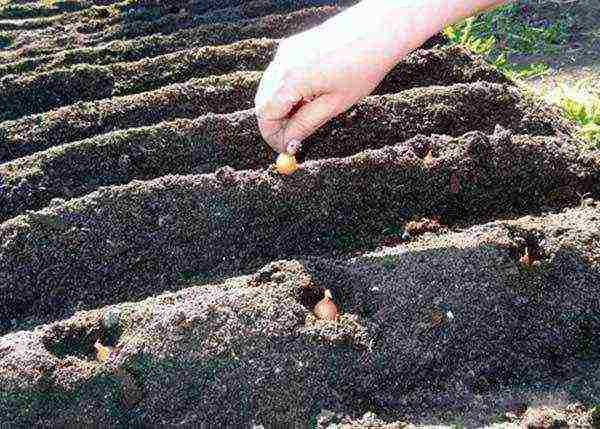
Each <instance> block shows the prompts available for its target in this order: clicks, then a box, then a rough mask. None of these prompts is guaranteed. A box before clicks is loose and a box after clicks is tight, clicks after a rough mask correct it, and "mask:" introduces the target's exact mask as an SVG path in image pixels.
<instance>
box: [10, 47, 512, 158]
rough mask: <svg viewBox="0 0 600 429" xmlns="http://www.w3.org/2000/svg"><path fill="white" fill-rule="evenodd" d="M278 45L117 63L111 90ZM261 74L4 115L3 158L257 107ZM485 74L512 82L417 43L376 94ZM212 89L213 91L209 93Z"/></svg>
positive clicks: (214, 67)
mask: <svg viewBox="0 0 600 429" xmlns="http://www.w3.org/2000/svg"><path fill="white" fill-rule="evenodd" d="M276 47H277V45H276V42H275V41H271V40H268V39H266V40H252V41H243V42H238V43H236V44H234V45H229V46H226V47H215V48H213V47H208V48H201V49H200V50H199V51H195V50H193V51H191V52H190V53H189V55H182V56H180V58H178V62H177V63H175V64H172V63H170V62H169V60H171V59H172V58H169V59H161V60H160V61H154V60H151V61H148V62H139V63H134V64H132V63H127V64H125V65H119V64H117V65H115V67H112V68H111V71H112V76H114V78H115V82H114V88H113V95H114V93H117V92H119V93H123V92H125V93H127V92H133V91H134V90H136V89H138V90H139V89H142V88H143V89H147V88H152V87H154V86H160V85H161V84H163V83H167V82H170V81H172V80H178V79H185V78H186V77H188V76H190V75H196V76H198V75H203V74H221V73H224V72H226V71H228V70H230V69H235V68H237V69H243V68H247V69H252V68H253V67H254V66H258V67H257V68H260V66H262V65H265V64H266V63H267V62H268V59H269V58H270V57H271V56H272V55H273V54H274V52H275V49H276ZM246 48H247V49H246ZM170 56H171V55H169V57H170ZM251 57H253V58H254V60H253V62H250V61H248V59H249V58H251ZM173 59H174V58H173ZM117 67H118V68H119V71H117ZM240 76H244V78H241V77H240ZM260 76H261V74H260V73H253V72H248V73H241V74H240V73H238V74H234V75H232V76H227V75H225V76H222V77H219V78H214V77H211V78H206V79H202V80H190V81H188V82H185V83H184V84H181V85H175V86H169V87H163V88H160V89H158V90H156V91H153V92H150V93H145V94H140V95H135V96H129V97H122V98H112V99H105V100H101V101H95V102H90V103H77V104H75V105H71V106H68V107H65V108H61V109H58V110H54V111H50V112H47V113H42V114H40V115H35V116H28V117H24V118H21V119H19V120H17V121H9V122H4V123H2V124H0V136H3V137H2V138H0V162H3V161H8V160H11V159H16V158H18V157H21V156H25V155H29V154H31V153H33V152H36V151H39V150H44V149H46V148H48V147H50V146H56V145H59V144H63V143H69V142H72V141H75V140H80V139H83V138H87V137H92V136H94V135H97V134H102V133H106V132H109V131H112V130H115V129H125V128H128V127H139V126H144V125H151V124H155V123H158V122H161V121H165V120H169V119H175V118H192V117H196V116H200V115H202V114H204V113H207V112H214V113H229V112H234V111H236V110H244V109H247V108H250V107H252V106H253V100H254V95H255V94H254V93H253V92H252V91H255V90H256V88H257V87H258V82H259V79H260ZM423 76H427V78H426V79H424V78H423ZM479 80H485V81H488V82H497V83H507V81H506V79H505V78H504V77H503V75H502V74H501V73H499V72H498V71H496V70H495V69H493V68H492V67H490V66H489V65H487V64H486V63H485V62H483V61H481V60H480V59H477V58H474V57H473V56H471V55H469V54H468V53H467V52H466V51H464V50H462V49H460V48H458V47H446V46H444V47H440V48H434V49H431V50H424V49H419V50H417V51H415V52H413V53H412V54H410V55H408V56H407V57H405V58H404V59H403V60H402V61H401V62H400V63H399V64H398V65H397V66H396V67H395V68H394V69H393V70H392V71H391V72H390V73H389V74H388V76H386V78H385V79H384V81H383V82H382V83H381V84H380V85H379V86H378V87H377V88H376V90H375V91H374V93H375V94H384V93H392V92H398V91H402V90H404V89H409V88H412V87H416V86H428V85H449V84H454V83H462V82H476V81H479ZM238 85H239V87H238ZM57 86H58V88H61V87H62V86H61V85H57ZM211 93H212V94H213V95H214V96H212V97H211V96H210V94H211Z"/></svg>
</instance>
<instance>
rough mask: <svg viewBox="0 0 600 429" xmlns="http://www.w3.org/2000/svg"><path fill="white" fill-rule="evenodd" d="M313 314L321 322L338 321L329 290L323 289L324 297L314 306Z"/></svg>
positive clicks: (337, 314) (336, 310) (335, 307)
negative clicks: (321, 320)
mask: <svg viewBox="0 0 600 429" xmlns="http://www.w3.org/2000/svg"><path fill="white" fill-rule="evenodd" d="M313 312H314V313H315V315H316V316H317V317H318V318H319V319H323V320H338V319H339V318H340V315H339V313H338V309H337V306H336V305H335V303H334V302H333V296H332V295H331V291H330V290H329V289H325V297H324V298H323V299H322V300H321V301H319V302H318V303H317V305H315V308H314V310H313Z"/></svg>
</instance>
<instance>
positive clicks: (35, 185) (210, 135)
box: [0, 76, 567, 220]
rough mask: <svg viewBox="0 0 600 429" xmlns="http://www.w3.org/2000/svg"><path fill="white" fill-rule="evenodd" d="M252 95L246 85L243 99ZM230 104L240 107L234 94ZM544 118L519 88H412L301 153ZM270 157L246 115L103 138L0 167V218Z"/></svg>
mask: <svg viewBox="0 0 600 429" xmlns="http://www.w3.org/2000/svg"><path fill="white" fill-rule="evenodd" d="M242 77H243V76H242ZM255 82H256V81H255ZM252 91H253V88H252V83H250V84H249V87H248V88H247V93H252ZM210 95H212V94H207V97H210ZM228 99H229V100H230V103H232V104H234V103H237V102H238V100H236V98H235V95H232V96H231V97H229V98H228ZM440 106H446V107H444V108H443V109H440ZM448 106H452V107H448ZM549 113H550V112H548V111H546V110H544V109H540V108H539V107H538V106H536V105H535V104H534V102H533V101H530V100H527V99H524V98H523V97H522V96H521V94H520V92H519V91H518V89H516V88H514V87H510V86H505V85H500V84H490V83H482V82H479V83H474V84H456V85H453V86H449V87H428V88H414V89H411V90H407V91H403V92H400V93H396V94H390V95H382V96H372V97H368V98H367V99H365V100H364V101H362V102H360V103H358V104H357V105H356V106H355V107H354V108H352V109H351V110H349V111H348V112H345V113H343V114H342V115H339V116H338V117H337V118H336V119H334V120H332V121H331V122H330V123H329V124H327V125H326V126H324V127H323V128H321V129H320V130H319V131H317V132H316V133H315V134H314V135H313V136H311V138H309V139H308V140H307V141H306V151H305V156H306V157H307V159H317V158H329V157H345V156H350V155H352V154H355V153H357V152H360V151H362V150H365V149H368V148H372V149H374V148H381V147H383V146H386V145H390V144H393V143H395V142H398V141H403V140H406V139H409V138H411V137H414V136H416V135H418V134H422V135H431V134H446V135H451V136H459V135H462V134H464V133H466V132H469V131H475V130H481V131H484V132H491V131H493V129H494V127H495V126H496V124H501V125H502V126H504V127H506V128H508V129H511V130H514V131H515V132H517V133H523V134H531V135H555V134H557V133H559V132H565V131H566V130H567V128H561V127H559V126H554V125H552V122H555V121H554V119H556V118H553V117H552V116H550V115H549ZM556 123H560V122H559V121H556ZM270 154H271V151H270V149H269V148H268V147H267V146H266V144H265V143H264V142H263V141H262V138H261V135H260V132H259V130H258V126H257V123H256V118H255V116H254V113H253V111H252V110H249V111H245V112H236V113H233V114H228V115H212V114H209V115H206V116H202V117H199V118H197V119H195V120H185V119H181V120H178V121H174V122H170V123H163V124H159V125H156V126H151V127H143V128H136V129H130V130H125V131H118V132H114V133H109V134H105V135H101V136H98V137H94V138H90V139H86V140H82V141H79V142H74V143H69V144H66V145H62V146H57V147H54V148H51V149H48V150H46V151H43V152H38V153H35V154H33V155H30V156H28V157H25V158H20V159H17V160H15V161H12V162H8V163H5V164H2V165H0V173H1V174H2V178H3V181H4V188H3V192H2V193H1V194H0V202H2V204H1V205H0V220H5V219H8V218H11V217H13V216H15V215H17V214H20V213H23V212H24V211H25V210H28V209H38V208H41V207H44V206H45V205H47V204H48V203H49V202H50V200H51V199H52V198H73V197H76V196H81V195H84V194H86V193H89V192H91V191H93V190H95V189H97V188H98V187H99V186H105V185H112V184H123V183H128V182H129V181H131V180H133V179H150V178H155V177H159V176H162V175H166V174H187V173H205V172H211V171H214V170H215V169H217V168H219V167H222V166H225V165H229V166H231V167H233V168H235V169H246V168H264V167H266V166H268V165H269V163H271V157H270Z"/></svg>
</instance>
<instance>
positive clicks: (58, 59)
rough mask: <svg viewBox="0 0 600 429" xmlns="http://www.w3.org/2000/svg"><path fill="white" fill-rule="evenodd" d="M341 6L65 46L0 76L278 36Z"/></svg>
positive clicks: (19, 63)
mask: <svg viewBox="0 0 600 429" xmlns="http://www.w3.org/2000/svg"><path fill="white" fill-rule="evenodd" d="M341 10H343V9H342V8H340V7H331V6H324V7H316V8H308V9H303V10H299V11H297V12H292V13H289V14H286V15H270V16H266V17H262V18H256V19H251V20H247V21H241V22H228V23H217V24H207V25H200V26H198V27H195V28H190V29H185V30H180V31H177V32H175V33H172V34H170V35H158V34H157V35H152V36H146V37H142V38H139V39H134V40H125V41H114V42H111V43H108V44H105V45H102V46H98V47H90V48H77V49H69V50H64V51H62V52H60V53H56V54H51V55H43V56H40V57H37V58H27V59H24V60H21V61H16V62H13V63H9V64H3V65H2V66H0V76H4V75H6V74H9V73H24V72H27V71H33V70H36V69H37V68H39V67H42V66H45V67H46V68H60V67H65V66H71V65H75V64H81V63H86V64H96V65H102V64H111V63H117V62H123V61H136V60H140V59H142V58H149V57H156V56H158V55H162V54H166V53H171V52H176V51H179V50H183V49H189V48H192V47H202V46H208V45H224V44H229V43H233V42H236V41H239V40H244V39H252V38H261V37H271V38H281V37H287V36H289V35H292V34H295V33H298V32H301V31H303V30H307V29H309V28H312V27H314V26H316V25H318V24H320V23H322V22H323V21H325V20H327V19H328V18H330V17H332V16H334V15H336V14H337V13H339V12H340V11H341Z"/></svg>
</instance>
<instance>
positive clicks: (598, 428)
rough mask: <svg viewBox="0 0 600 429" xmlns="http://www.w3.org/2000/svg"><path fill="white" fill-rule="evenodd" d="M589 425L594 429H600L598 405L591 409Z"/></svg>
mask: <svg viewBox="0 0 600 429" xmlns="http://www.w3.org/2000/svg"><path fill="white" fill-rule="evenodd" d="M590 423H591V424H592V427H593V428H594V429H600V404H599V405H596V406H595V407H594V408H593V409H592V413H591V415H590Z"/></svg>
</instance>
